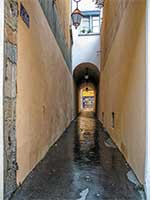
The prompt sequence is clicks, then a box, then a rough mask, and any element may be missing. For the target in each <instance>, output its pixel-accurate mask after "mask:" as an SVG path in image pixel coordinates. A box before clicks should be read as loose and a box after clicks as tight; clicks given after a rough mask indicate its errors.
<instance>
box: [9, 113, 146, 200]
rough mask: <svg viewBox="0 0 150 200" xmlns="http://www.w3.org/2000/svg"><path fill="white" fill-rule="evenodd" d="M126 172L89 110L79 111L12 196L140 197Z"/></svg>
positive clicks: (60, 199)
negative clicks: (86, 111) (79, 113)
mask: <svg viewBox="0 0 150 200" xmlns="http://www.w3.org/2000/svg"><path fill="white" fill-rule="evenodd" d="M130 172H131V169H130V167H129V166H128V164H127V163H126V161H125V160H124V158H123V156H122V155H121V153H120V152H119V150H118V149H117V148H116V146H115V145H114V144H113V143H112V141H111V139H110V138H109V136H108V134H107V133H106V132H105V131H104V129H103V127H102V125H101V124H100V122H99V121H98V120H97V119H96V118H95V117H94V115H93V113H82V114H81V115H80V116H79V117H78V118H77V119H76V120H74V121H73V122H72V123H71V125H70V127H69V128H68V129H67V130H66V132H65V133H64V134H63V136H62V137H61V138H60V140H59V141H58V142H57V143H56V144H55V145H54V146H53V147H52V148H51V149H50V150H49V152H48V153H47V155H46V157H45V158H44V159H43V160H42V161H41V162H40V163H39V164H38V166H37V167H36V168H35V169H34V170H33V171H32V172H31V174H30V175H29V176H28V178H27V179H26V180H25V182H24V183H23V185H22V186H21V187H20V189H19V190H18V191H17V192H16V193H15V194H14V197H13V198H12V200H141V199H143V198H142V197H141V195H140V192H139V190H138V189H137V187H136V183H135V184H134V183H133V182H134V181H131V180H130V181H129V179H128V177H127V174H128V173H130ZM131 173H132V172H131Z"/></svg>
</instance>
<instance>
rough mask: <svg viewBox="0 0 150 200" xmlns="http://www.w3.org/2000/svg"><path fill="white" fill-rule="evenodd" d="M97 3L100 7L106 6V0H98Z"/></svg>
mask: <svg viewBox="0 0 150 200" xmlns="http://www.w3.org/2000/svg"><path fill="white" fill-rule="evenodd" d="M96 4H97V5H98V7H99V8H103V7H104V0H96Z"/></svg>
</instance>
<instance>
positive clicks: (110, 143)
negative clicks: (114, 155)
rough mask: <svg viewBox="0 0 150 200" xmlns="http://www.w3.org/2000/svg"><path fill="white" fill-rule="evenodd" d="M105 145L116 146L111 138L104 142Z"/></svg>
mask: <svg viewBox="0 0 150 200" xmlns="http://www.w3.org/2000/svg"><path fill="white" fill-rule="evenodd" d="M104 143H105V146H106V147H109V148H114V149H115V148H116V145H115V144H114V143H113V141H112V139H111V138H108V139H107V140H106V141H105V142H104Z"/></svg>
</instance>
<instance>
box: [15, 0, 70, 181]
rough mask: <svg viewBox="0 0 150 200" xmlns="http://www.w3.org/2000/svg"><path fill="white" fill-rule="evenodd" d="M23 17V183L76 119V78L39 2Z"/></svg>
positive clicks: (20, 82) (19, 138) (19, 127)
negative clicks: (27, 22) (27, 20)
mask: <svg viewBox="0 0 150 200" xmlns="http://www.w3.org/2000/svg"><path fill="white" fill-rule="evenodd" d="M21 2H22V4H23V5H24V7H25V9H26V11H27V12H28V14H29V16H30V28H28V27H27V26H26V24H25V23H24V22H23V20H22V19H21V17H20V16H19V18H18V63H17V111H16V112H17V114H16V120H17V122H16V129H17V131H16V135H17V162H18V166H19V170H18V171H17V182H18V184H19V183H22V182H23V180H24V179H25V178H26V176H27V175H28V174H29V173H30V172H31V170H32V169H33V168H34V167H35V166H36V164H37V163H38V162H39V161H40V160H41V159H42V158H43V157H44V156H45V153H46V152H47V151H48V149H49V148H50V147H51V145H53V144H54V143H55V142H56V140H57V139H58V138H59V137H60V136H61V134H62V133H63V131H64V130H65V129H66V127H67V126H68V125H69V124H70V121H71V120H72V118H73V115H72V113H73V79H72V75H71V73H70V71H69V69H68V66H67V64H66V62H65V60H64V57H63V55H62V52H61V50H60V48H59V46H58V44H57V42H56V40H55V36H54V35H53V32H52V30H51V28H50V26H49V24H48V22H47V20H46V18H45V15H44V14H43V11H42V9H41V6H40V4H39V2H38V1H32V0H28V1H26V0H22V1H21Z"/></svg>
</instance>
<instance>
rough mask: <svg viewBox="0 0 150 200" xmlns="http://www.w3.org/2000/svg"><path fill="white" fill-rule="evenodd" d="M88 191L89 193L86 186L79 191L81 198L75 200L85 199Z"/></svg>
mask: <svg viewBox="0 0 150 200" xmlns="http://www.w3.org/2000/svg"><path fill="white" fill-rule="evenodd" d="M88 193H89V188H86V189H85V190H83V191H82V192H80V196H81V198H80V199H77V200H86V198H87V195H88Z"/></svg>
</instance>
